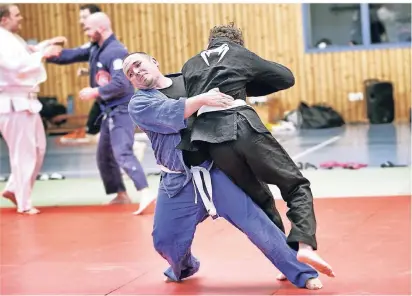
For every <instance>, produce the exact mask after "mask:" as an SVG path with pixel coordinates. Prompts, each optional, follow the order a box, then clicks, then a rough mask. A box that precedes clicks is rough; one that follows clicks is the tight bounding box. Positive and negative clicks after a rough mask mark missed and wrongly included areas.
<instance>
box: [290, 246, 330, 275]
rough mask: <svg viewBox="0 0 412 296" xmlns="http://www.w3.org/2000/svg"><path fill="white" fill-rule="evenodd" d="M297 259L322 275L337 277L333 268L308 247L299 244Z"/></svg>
mask: <svg viewBox="0 0 412 296" xmlns="http://www.w3.org/2000/svg"><path fill="white" fill-rule="evenodd" d="M297 259H298V261H299V262H302V263H306V264H308V265H310V266H312V267H313V268H314V269H316V270H317V271H319V272H320V273H324V274H326V275H327V276H329V277H335V274H334V273H333V270H332V267H331V266H330V265H329V264H328V263H327V262H326V261H325V260H323V259H322V258H321V257H320V256H319V255H318V254H317V253H316V252H315V251H314V250H313V249H312V248H311V247H310V246H308V245H304V244H302V245H301V244H299V251H298V254H297Z"/></svg>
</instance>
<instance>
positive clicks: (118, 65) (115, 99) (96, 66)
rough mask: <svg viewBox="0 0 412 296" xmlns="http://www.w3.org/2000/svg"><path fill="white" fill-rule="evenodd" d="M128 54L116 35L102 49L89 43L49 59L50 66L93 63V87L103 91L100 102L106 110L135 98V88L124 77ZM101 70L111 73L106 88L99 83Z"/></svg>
mask: <svg viewBox="0 0 412 296" xmlns="http://www.w3.org/2000/svg"><path fill="white" fill-rule="evenodd" d="M127 54H128V52H127V49H126V47H125V46H124V45H123V44H122V43H120V41H119V40H117V38H116V37H115V36H114V35H111V36H110V37H109V38H108V39H107V40H106V41H104V42H103V44H102V46H101V47H99V45H97V44H94V43H88V44H85V45H83V46H81V47H77V48H73V49H63V51H62V53H61V55H60V56H59V57H53V58H50V59H47V62H49V63H53V64H59V65H67V64H72V63H79V62H89V73H90V74H89V80H90V86H91V87H97V88H98V90H99V98H98V101H99V103H100V107H101V109H102V110H105V109H106V108H107V107H114V106H117V105H121V104H127V103H128V102H129V101H130V99H131V97H132V96H133V94H134V88H133V85H132V84H131V83H130V82H129V80H127V78H126V76H125V75H124V74H123V70H122V63H123V58H124V57H125V56H126V55H127ZM99 70H105V71H107V72H109V73H110V76H111V81H110V83H109V84H107V85H105V86H99V85H98V84H97V82H96V74H97V72H98V71H99Z"/></svg>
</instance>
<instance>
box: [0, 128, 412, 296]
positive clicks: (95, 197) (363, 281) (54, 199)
mask: <svg viewBox="0 0 412 296" xmlns="http://www.w3.org/2000/svg"><path fill="white" fill-rule="evenodd" d="M276 137H277V138H278V139H279V141H280V142H281V143H282V145H283V146H284V147H285V149H286V150H287V151H288V152H289V153H290V155H291V156H292V158H293V159H294V160H295V161H296V162H301V163H302V164H303V166H304V167H305V164H306V163H310V164H313V165H315V166H316V167H317V169H314V168H313V167H312V168H308V169H306V170H302V173H303V174H304V175H305V176H306V177H308V178H309V180H310V181H311V183H312V190H313V193H314V196H315V210H316V215H317V220H318V241H319V253H320V254H321V255H322V256H323V257H324V258H325V259H326V260H328V262H329V263H330V264H331V265H332V266H333V267H334V269H335V272H336V274H337V277H336V278H335V279H330V278H326V277H324V276H321V279H322V281H323V283H324V289H323V290H321V291H315V292H310V291H306V290H300V289H296V288H294V287H293V286H292V285H291V284H290V283H288V282H278V281H276V279H275V276H276V274H277V270H276V269H275V268H274V267H273V266H271V264H270V263H269V262H268V261H267V259H266V258H265V257H264V256H262V255H261V254H260V253H259V251H258V250H256V249H255V248H254V246H253V245H252V244H251V243H250V242H249V241H248V239H247V238H246V237H245V236H244V235H243V234H242V233H240V232H239V231H238V230H237V229H234V228H233V227H230V226H229V225H228V223H227V222H226V221H224V220H217V221H211V220H210V219H209V220H207V221H206V222H204V223H203V224H201V225H200V226H199V227H198V232H197V234H196V237H195V241H194V245H193V248H192V249H193V252H194V254H195V255H196V256H197V257H198V258H199V259H200V260H201V264H202V266H201V269H200V271H199V273H198V274H197V275H195V276H194V277H193V278H191V279H189V280H187V281H186V282H184V283H181V284H165V283H163V282H162V279H163V276H162V272H163V270H164V269H165V268H166V267H167V265H166V263H165V262H164V260H163V259H162V258H160V256H158V254H156V253H155V251H154V250H153V246H152V241H151V228H152V221H153V215H144V216H138V217H135V216H132V215H131V212H132V211H134V210H136V209H137V205H136V204H132V205H126V206H103V205H102V204H103V203H105V202H107V201H109V200H110V199H111V198H112V197H109V196H105V193H104V190H103V188H102V185H101V183H100V180H99V178H98V172H97V167H96V163H95V150H96V146H95V145H83V146H61V145H57V144H56V138H55V137H50V138H49V139H48V144H49V145H48V150H47V155H46V159H45V164H44V167H43V172H44V173H53V172H58V173H61V174H63V175H65V176H66V179H65V180H62V181H39V182H37V183H36V185H35V189H34V192H33V202H34V204H35V205H36V206H38V207H39V209H40V210H41V211H42V213H41V214H40V215H38V216H33V217H28V216H21V215H18V214H16V212H15V210H14V209H13V208H12V207H11V205H10V204H9V202H8V201H7V200H4V199H3V200H1V203H0V206H1V207H2V209H1V211H0V214H1V216H0V217H1V220H0V224H1V233H0V239H1V242H0V244H1V251H0V255H1V256H0V268H1V274H0V279H1V282H0V291H1V294H4V295H21V294H31V295H34V294H37V295H40V294H52V295H59V294H60V295H62V294H66V295H67V294H82V295H86V294H93V295H108V294H117V295H130V294H153V295H178V294H179V295H181V294H192V295H193V294H198V295H200V294H219V295H222V294H225V295H236V294H244V295H273V294H299V295H301V294H314V295H319V294H327V295H331V294H340V295H343V294H344V295H349V294H353V295H355V294H356V295H360V294H390V295H394V294H397V295H410V294H411V292H412V291H411V281H410V280H411V252H410V250H411V196H410V192H411V186H410V182H411V175H410V153H411V150H410V146H411V135H410V127H409V125H406V124H405V125H401V124H400V125H391V124H390V125H375V126H368V125H347V126H346V127H343V128H336V129H327V130H316V131H300V132H298V133H296V134H279V135H276ZM0 160H1V162H0V169H1V171H0V175H7V174H8V173H9V167H8V154H7V148H6V146H5V144H4V142H3V140H0ZM331 161H336V162H339V163H348V162H355V163H360V164H366V165H367V167H365V168H361V169H359V170H351V169H342V168H335V169H331V170H328V169H321V168H320V164H321V163H324V162H331ZM388 161H390V162H392V163H393V164H395V165H405V166H406V167H393V168H381V167H380V166H381V164H383V163H385V162H388ZM142 163H143V167H144V169H145V170H146V172H148V173H150V172H157V171H158V168H157V166H156V164H155V161H154V158H153V152H152V151H151V149H150V146H148V148H147V149H146V152H145V156H144V158H143V162H142ZM148 178H149V183H150V187H151V190H152V192H153V194H156V187H157V184H158V182H159V180H158V176H150V177H148ZM125 179H126V184H127V187H128V191H129V192H130V195H131V196H132V198H133V200H134V201H135V202H136V203H137V202H138V201H139V195H138V193H136V191H135V190H134V188H133V186H132V184H131V182H130V180H128V179H127V177H126V178H125ZM4 184H5V183H0V190H2V189H3V187H4ZM271 189H273V192H274V195H275V197H276V199H277V201H276V204H277V206H278V207H279V210H280V212H281V213H282V215H283V217H284V221H285V225H288V223H287V218H286V215H285V213H286V210H287V209H286V206H285V203H284V202H283V201H281V200H280V199H281V197H280V194H279V192H278V191H277V189H276V188H274V187H271ZM212 248H213V249H214V250H216V251H213V252H210V250H211V249H212ZM233 250H237V251H238V252H233ZM249 272H250V273H249Z"/></svg>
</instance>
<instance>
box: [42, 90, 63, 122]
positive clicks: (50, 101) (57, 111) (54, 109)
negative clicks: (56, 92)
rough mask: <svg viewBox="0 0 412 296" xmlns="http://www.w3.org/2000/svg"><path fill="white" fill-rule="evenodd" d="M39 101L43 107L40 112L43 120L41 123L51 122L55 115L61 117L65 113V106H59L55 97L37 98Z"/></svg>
mask: <svg viewBox="0 0 412 296" xmlns="http://www.w3.org/2000/svg"><path fill="white" fill-rule="evenodd" d="M39 101H40V102H41V103H42V105H43V109H42V110H41V111H40V116H41V117H42V119H43V123H45V122H47V121H49V120H51V119H52V118H53V117H55V116H57V115H63V114H66V113H67V109H66V106H64V105H62V104H60V103H59V102H58V101H57V98H56V97H39ZM66 121H67V120H61V121H60V122H57V123H56V122H55V124H57V125H61V124H63V123H65V122H66Z"/></svg>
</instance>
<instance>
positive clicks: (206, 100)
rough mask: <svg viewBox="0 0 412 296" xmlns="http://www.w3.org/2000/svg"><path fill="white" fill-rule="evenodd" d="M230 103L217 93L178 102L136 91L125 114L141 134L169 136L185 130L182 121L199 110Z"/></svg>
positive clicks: (182, 99)
mask: <svg viewBox="0 0 412 296" xmlns="http://www.w3.org/2000/svg"><path fill="white" fill-rule="evenodd" d="M232 101H233V98H232V97H230V96H227V95H225V94H223V93H220V92H217V91H210V92H208V93H204V94H201V95H198V96H194V97H191V98H188V99H187V98H180V99H178V100H170V99H168V98H167V97H166V96H164V95H163V94H161V93H160V92H159V91H156V90H150V91H139V92H137V93H136V94H135V95H134V96H133V97H132V99H131V100H130V103H129V114H130V117H131V118H132V120H133V122H134V123H135V124H136V125H137V126H139V127H140V128H141V129H143V130H147V131H152V132H156V133H162V134H173V133H178V132H179V131H180V130H182V129H184V128H186V127H187V121H186V119H187V118H188V117H190V116H191V115H192V114H193V113H194V112H196V111H197V110H199V108H200V107H202V106H204V105H209V106H216V107H226V106H228V105H230V104H231V102H232Z"/></svg>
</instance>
